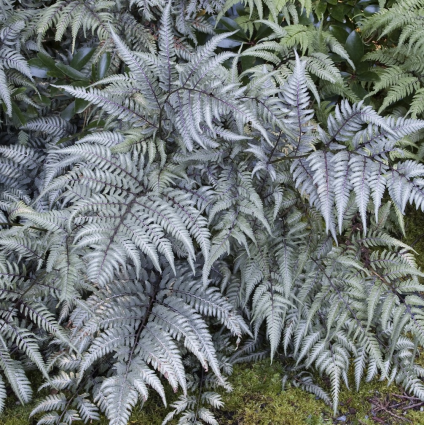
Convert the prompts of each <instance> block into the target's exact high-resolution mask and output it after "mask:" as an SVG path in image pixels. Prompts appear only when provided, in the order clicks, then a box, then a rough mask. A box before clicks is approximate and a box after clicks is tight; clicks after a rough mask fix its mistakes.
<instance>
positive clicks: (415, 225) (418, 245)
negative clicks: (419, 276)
mask: <svg viewBox="0 0 424 425" xmlns="http://www.w3.org/2000/svg"><path fill="white" fill-rule="evenodd" d="M405 233H406V237H405V238H404V242H405V243H407V244H408V245H410V246H412V248H414V249H415V251H417V253H416V254H415V255H416V260H417V264H418V266H419V267H420V268H421V270H424V214H423V213H422V211H419V210H416V209H414V208H408V209H407V210H406V214H405Z"/></svg>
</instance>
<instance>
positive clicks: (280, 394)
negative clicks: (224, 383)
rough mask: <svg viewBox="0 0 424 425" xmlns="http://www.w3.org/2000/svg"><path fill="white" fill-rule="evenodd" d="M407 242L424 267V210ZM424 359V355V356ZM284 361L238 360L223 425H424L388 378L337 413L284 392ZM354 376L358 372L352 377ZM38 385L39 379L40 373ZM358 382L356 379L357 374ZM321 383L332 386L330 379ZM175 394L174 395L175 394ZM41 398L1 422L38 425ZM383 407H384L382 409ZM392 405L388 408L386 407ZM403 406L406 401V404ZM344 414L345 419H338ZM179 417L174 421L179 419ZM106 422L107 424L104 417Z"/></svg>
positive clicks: (158, 406) (156, 402)
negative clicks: (36, 412) (33, 413)
mask: <svg viewBox="0 0 424 425" xmlns="http://www.w3.org/2000/svg"><path fill="white" fill-rule="evenodd" d="M405 229H406V234H407V237H406V238H405V239H404V240H405V242H406V243H408V244H410V245H413V248H414V249H415V250H416V251H417V253H418V255H417V263H418V264H419V266H420V267H421V269H422V270H424V214H422V212H420V211H418V212H417V211H412V210H411V211H408V213H407V216H406V220H405ZM423 363H424V355H423ZM283 373H284V365H282V364H281V363H279V362H274V363H273V364H270V362H269V360H267V361H262V362H258V363H254V364H247V365H236V366H235V368H234V372H233V374H232V376H231V377H230V382H231V383H232V385H233V387H234V391H233V392H231V393H223V394H222V396H223V401H224V402H225V406H224V408H223V409H222V410H221V411H218V412H216V416H217V419H218V422H219V424H220V425H323V424H340V425H371V424H372V425H374V424H386V425H395V424H408V423H409V424H413V425H424V412H422V411H420V410H414V409H409V410H407V411H406V412H405V413H406V414H404V412H403V411H402V409H401V408H400V409H397V410H396V408H394V409H393V408H392V407H390V406H393V405H396V404H400V402H401V401H402V399H399V398H397V397H396V395H397V394H401V395H402V393H403V390H402V388H398V387H396V386H395V385H393V384H392V385H391V386H389V387H388V386H387V384H386V383H385V382H379V381H373V382H371V383H365V382H364V383H362V385H361V388H360V390H359V392H357V391H355V389H354V388H352V387H351V388H350V389H347V388H345V387H343V389H342V391H341V394H340V406H339V413H338V414H337V415H336V417H333V412H332V409H331V408H330V407H329V406H327V405H325V404H324V403H323V402H322V401H321V400H317V399H316V397H315V396H313V395H311V394H308V393H305V392H304V391H302V390H300V389H298V388H294V387H291V388H287V389H286V390H285V391H282V385H281V377H282V375H283ZM351 378H352V377H351ZM34 381H35V382H34V386H36V385H38V384H39V382H37V381H38V378H37V377H34ZM351 382H352V383H353V379H351ZM321 384H322V385H324V386H326V387H327V388H326V389H327V390H329V383H328V382H326V381H325V380H322V381H321ZM171 399H172V395H171ZM37 401H38V400H34V402H33V403H31V404H30V405H27V406H21V405H18V404H16V399H14V398H13V397H9V398H8V399H7V403H6V409H5V412H4V413H3V415H2V416H1V417H0V425H35V424H36V422H37V421H36V418H30V419H29V414H30V412H31V410H32V409H33V408H34V406H35V405H36V404H37ZM381 406H383V408H381ZM384 406H387V407H388V409H387V411H385V410H384ZM400 407H402V406H400ZM166 413H167V409H166V408H164V406H163V404H162V403H161V401H160V399H159V397H157V396H156V395H154V394H153V392H152V396H151V398H150V399H149V400H148V401H147V403H146V405H145V406H144V408H143V409H142V410H140V409H136V410H135V411H134V413H133V415H132V417H131V419H130V424H131V425H160V424H161V422H162V419H163V417H164V416H165V415H166ZM337 418H339V419H344V420H337ZM175 423H176V422H174V424H175ZM100 424H101V425H106V424H107V421H106V419H102V420H101V422H100Z"/></svg>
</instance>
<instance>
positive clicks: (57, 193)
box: [0, 0, 424, 425]
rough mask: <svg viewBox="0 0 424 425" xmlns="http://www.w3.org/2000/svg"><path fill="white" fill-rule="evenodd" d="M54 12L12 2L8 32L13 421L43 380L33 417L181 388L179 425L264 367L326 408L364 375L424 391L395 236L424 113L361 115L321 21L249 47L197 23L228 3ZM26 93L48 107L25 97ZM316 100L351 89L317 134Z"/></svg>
mask: <svg viewBox="0 0 424 425" xmlns="http://www.w3.org/2000/svg"><path fill="white" fill-rule="evenodd" d="M83 3H84V4H83ZM109 3H110V4H109ZM286 3H287V8H289V7H291V5H292V2H286ZM254 4H255V7H258V4H259V2H256V1H255V2H254ZM265 4H266V5H268V6H267V7H269V5H270V4H273V3H272V2H265ZM45 6H46V7H45V8H41V7H40V8H38V9H37V5H34V8H31V9H30V10H29V11H28V13H24V12H22V13H21V12H16V13H17V15H18V16H20V15H22V21H26V20H30V18H32V19H33V20H32V21H31V22H30V23H29V24H28V25H27V27H26V28H25V30H24V26H23V25H22V24H21V20H17V19H16V16H15V15H14V14H13V13H14V12H13V8H12V6H11V5H9V4H8V3H4V10H6V11H7V18H6V19H5V20H4V21H3V23H2V29H1V30H0V38H1V39H2V40H3V44H1V45H0V52H1V51H3V52H6V53H5V54H4V55H3V56H5V57H6V59H4V58H3V56H0V97H1V100H2V102H3V104H4V105H5V112H6V116H5V122H6V123H7V124H8V125H7V128H6V129H5V130H4V132H2V143H3V145H2V146H1V147H0V185H1V194H0V229H1V230H0V276H1V280H0V285H1V286H0V291H1V296H0V310H1V312H0V341H1V344H0V369H1V377H0V410H1V409H2V408H3V406H4V400H5V398H6V386H8V387H10V388H11V389H12V390H13V391H14V393H15V394H16V395H17V397H18V398H19V399H20V400H21V402H22V403H24V402H27V401H29V400H30V398H31V387H30V382H29V381H28V378H27V377H26V370H28V369H30V368H31V367H37V368H38V369H39V370H40V371H41V372H42V373H43V374H44V376H45V378H46V382H45V384H44V385H43V388H50V389H51V390H53V391H52V392H51V394H50V395H48V396H47V397H46V398H45V399H44V400H43V401H42V402H41V403H39V404H38V406H37V407H36V408H35V409H34V411H33V415H40V419H39V422H38V423H39V424H71V423H73V422H74V421H77V420H82V421H84V422H86V423H90V422H91V421H96V420H98V419H99V418H100V415H101V414H102V413H104V414H105V415H106V416H107V418H108V420H109V422H110V424H112V425H124V424H126V423H128V421H129V418H130V415H131V411H132V409H133V408H134V407H135V406H136V405H139V404H141V405H143V404H144V402H145V401H146V400H147V398H148V396H149V392H150V391H151V390H153V391H155V392H157V393H158V394H159V396H160V398H161V399H162V401H163V403H164V404H165V405H166V404H167V391H166V386H167V385H169V386H170V387H171V388H172V390H173V391H174V392H177V391H180V390H181V393H182V394H181V395H180V397H179V399H178V400H177V401H175V402H174V403H172V408H173V410H172V411H171V412H170V413H169V414H168V415H167V416H166V417H165V418H164V423H168V422H170V421H172V420H174V419H175V418H176V417H177V416H179V423H180V424H199V423H207V424H212V425H214V424H217V423H218V422H217V421H216V419H215V418H214V416H213V411H214V409H217V408H220V407H221V406H222V400H221V396H220V394H219V392H218V391H219V390H217V388H219V387H222V388H224V389H226V390H231V385H230V384H229V382H228V380H227V378H226V375H229V374H231V371H232V365H233V364H234V363H237V362H241V361H254V360H256V359H258V358H262V357H264V356H268V355H269V357H270V359H271V360H272V361H280V360H281V361H283V364H284V368H285V370H286V374H285V376H284V377H283V382H287V381H288V380H293V382H294V383H295V384H296V385H300V386H301V387H302V388H304V389H305V390H308V391H312V392H314V393H315V394H316V395H318V396H319V397H321V398H323V399H324V400H325V401H326V402H328V403H330V404H332V405H333V408H334V412H336V411H337V408H338V396H339V392H340V386H341V385H343V384H344V385H347V386H349V385H351V384H352V383H350V382H349V379H348V370H349V368H350V366H351V365H352V364H353V367H354V370H355V374H354V375H355V382H354V385H355V386H356V388H359V386H360V383H361V380H362V379H363V378H364V377H365V379H367V380H371V379H373V378H375V377H377V376H378V377H381V378H386V379H387V380H388V381H396V382H398V383H401V384H402V385H403V386H404V387H405V388H406V389H407V390H408V391H410V392H411V393H412V394H414V395H415V396H417V397H419V398H420V399H423V400H424V385H423V382H422V378H423V377H424V369H423V368H422V367H421V366H420V365H418V364H417V363H416V361H415V360H416V356H417V353H418V352H419V350H421V349H422V347H423V346H424V313H423V311H424V310H423V307H424V301H423V298H422V295H421V294H422V293H423V292H424V286H423V285H422V283H421V280H420V279H421V278H422V277H424V275H423V273H422V272H421V271H420V270H419V268H418V267H417V264H416V262H415V259H414V251H413V249H412V248H410V247H408V246H407V245H405V244H404V243H403V242H401V241H400V240H398V239H396V238H395V237H394V236H395V235H396V228H397V227H398V226H399V224H398V223H399V221H400V222H402V218H401V217H402V214H403V213H404V212H405V208H406V206H407V204H412V205H414V206H415V207H416V208H420V209H422V210H423V209H424V166H423V165H422V164H421V163H420V162H418V160H417V156H416V152H415V149H416V145H414V144H413V143H412V142H411V138H415V140H419V137H420V136H419V134H420V131H421V130H423V129H424V121H420V120H416V119H408V118H405V117H401V116H399V114H397V115H396V116H395V115H386V116H381V115H379V114H378V113H377V112H375V110H374V109H373V108H372V107H371V106H367V105H366V104H365V103H364V102H358V103H351V101H352V100H354V98H355V96H353V95H352V96H351V94H350V92H349V89H348V87H347V85H345V84H344V82H343V79H342V77H341V74H340V73H339V71H338V69H337V67H336V65H335V62H333V60H332V57H333V56H331V55H332V54H334V53H337V54H338V55H340V56H341V57H344V58H345V60H346V61H350V59H349V56H348V54H347V53H346V52H345V51H344V49H343V47H342V46H341V45H339V43H338V42H337V41H336V40H333V39H332V36H330V34H327V33H325V32H322V31H321V30H319V29H316V28H315V27H312V26H303V25H297V24H295V25H292V26H291V27H290V25H289V26H284V27H280V26H279V25H277V24H276V23H275V22H272V21H270V20H267V21H262V23H264V25H266V26H267V27H269V28H270V29H272V30H273V31H274V35H272V36H270V37H269V39H268V40H265V41H264V42H263V43H258V44H257V45H256V46H253V47H250V48H248V49H247V50H245V51H244V52H242V53H240V54H237V53H235V52H232V51H230V50H228V49H227V50H226V49H225V48H222V46H223V45H225V43H224V44H223V42H224V41H226V39H227V38H228V37H232V36H234V34H235V33H233V32H230V33H224V34H219V35H212V34H211V33H213V29H212V26H211V25H209V24H208V23H207V22H206V21H203V20H202V19H201V18H199V16H200V14H199V16H197V13H198V12H199V8H206V12H207V13H212V12H214V11H217V10H218V9H219V7H221V3H220V2H213V3H210V4H209V3H208V2H195V1H193V2H185V1H182V0H181V1H176V2H169V3H168V2H162V1H147V2H137V1H135V2H131V3H129V4H126V3H125V2H116V4H115V2H97V1H93V2H75V1H69V2H53V4H50V3H49V4H47V3H46V5H45ZM131 6H134V7H135V9H134V8H132V7H131ZM209 6H210V8H208V7H209ZM252 7H253V5H252ZM285 7H286V6H285ZM302 7H305V8H307V9H308V11H310V10H311V5H310V3H308V2H302ZM209 9H210V10H209ZM261 13H262V12H261ZM270 13H271V15H270V17H271V18H272V14H273V10H272V8H270ZM296 13H297V12H296ZM293 14H294V12H293ZM293 14H292V15H291V16H294V15H293ZM9 15H10V16H9ZM34 17H36V19H34ZM261 17H262V16H261ZM123 23H124V24H126V27H127V29H128V31H127V32H125V31H124V26H125V25H124V24H123ZM52 28H53V29H54V31H55V34H54V37H53V38H54V40H55V42H54V43H56V42H57V41H60V40H62V39H65V40H66V41H65V45H66V49H67V54H68V56H67V57H65V56H63V57H61V56H60V55H59V54H58V53H57V52H56V51H55V48H53V47H52V46H51V45H50V47H49V46H46V48H45V47H43V43H44V42H45V40H44V37H45V36H46V35H47V34H50V35H51V31H52ZM194 28H197V29H196V30H195V29H194ZM23 30H24V32H23V33H22V35H20V34H21V32H22V31H23ZM88 30H90V31H91V32H93V33H94V36H93V38H94V40H95V42H94V45H93V43H92V42H86V41H85V38H84V37H83V35H82V33H83V32H84V31H88ZM154 30H155V31H157V32H156V33H155V32H154ZM199 33H202V36H199ZM300 33H302V34H303V36H302V37H303V38H302V37H301V38H296V34H300ZM205 34H206V35H207V34H209V35H207V36H206V35H205ZM315 35H317V37H318V38H317V39H315ZM197 37H198V38H199V39H197ZM202 37H206V41H204V42H200V39H201V38H202ZM299 37H300V36H299ZM19 40H20V42H22V43H27V48H28V49H29V48H31V49H33V51H38V50H39V53H38V55H37V57H36V58H33V59H32V61H31V62H30V65H31V67H32V68H31V69H32V71H31V72H33V75H42V76H43V77H42V78H45V79H46V81H43V82H41V83H40V82H38V83H37V86H32V82H31V79H32V75H31V73H30V72H29V71H28V70H29V68H28V64H27V62H26V60H25V58H24V56H22V54H21V53H19V49H20V48H21V46H20V44H19ZM276 40H278V43H277V41H276ZM296 40H300V41H296ZM302 40H303V41H302ZM303 42H304V43H306V44H303ZM54 46H56V44H54ZM293 47H298V48H300V50H302V54H303V55H304V56H303V57H300V58H299V56H298V54H297V53H296V51H294V50H292V48H293ZM1 49H3V50H1ZM13 49H15V50H16V52H17V53H15V52H14V51H13ZM75 52H76V53H75ZM246 56H253V57H255V58H259V60H260V61H262V63H257V64H256V65H255V67H253V68H252V69H251V70H248V71H247V72H246V71H245V72H242V70H241V69H240V66H239V65H240V61H241V60H243V58H245V57H246ZM286 56H287V58H288V62H287V65H284V66H282V64H280V63H279V61H280V60H281V59H282V58H283V57H286ZM10 58H14V59H13V60H14V61H12V62H11V59H10ZM2 60H3V61H4V62H1V61H2ZM62 61H63V63H62ZM65 62H66V63H65ZM2 70H3V71H2ZM15 71H16V72H18V73H19V78H20V79H19V80H18V79H17V75H18V74H16V73H15ZM1 72H3V74H4V78H3V79H1V75H2V74H1ZM14 78H15V79H14ZM40 78H41V77H40ZM246 78H247V80H246ZM13 83H15V84H18V85H23V86H25V84H26V86H25V87H28V88H27V89H25V90H28V91H27V92H26V96H27V95H30V94H32V95H34V96H35V97H34V99H35V98H36V97H37V96H38V100H37V101H35V100H34V102H33V104H31V103H30V102H28V99H30V97H29V96H27V97H26V98H23V97H20V98H17V100H16V102H17V103H16V104H15V106H14V103H13V102H15V99H14V95H15V93H16V88H15V87H14V86H13ZM47 83H48V84H47ZM328 83H332V84H334V85H335V86H336V88H335V89H334V90H333V91H331V90H330V89H328V90H327V89H325V87H327V88H328ZM326 84H327V86H326ZM14 90H15V91H14ZM18 90H19V89H18ZM30 90H32V92H31V91H30ZM325 90H327V91H325ZM322 92H325V93H327V94H328V93H331V94H334V93H337V94H339V95H345V96H346V97H348V99H344V100H341V101H340V102H338V103H337V104H336V105H335V107H334V111H333V112H331V113H330V112H329V110H326V111H324V112H323V109H321V110H320V115H319V120H318V118H317V114H316V110H317V105H316V103H315V102H317V101H319V100H320V96H321V95H322ZM22 93H23V92H22ZM22 93H21V94H22ZM18 94H19V93H18ZM311 94H312V95H311ZM47 95H50V96H51V97H52V102H51V104H49V103H48V102H46V100H45V98H46V96H47ZM349 99H350V100H349ZM23 104H25V105H27V106H25V108H28V109H27V112H28V111H29V112H28V116H29V119H26V120H25V122H21V124H20V129H19V131H18V130H16V129H15V130H13V125H15V124H16V123H13V122H10V121H9V118H8V116H10V115H11V114H12V111H13V108H15V109H16V108H18V106H19V107H22V108H24V106H22V105H23ZM28 105H29V106H28ZM314 108H315V109H314ZM18 109H19V108H18ZM56 110H59V111H60V116H59V115H58V114H57V113H55V111H56ZM15 114H17V112H15ZM69 114H70V115H69ZM318 121H319V122H318ZM305 371H306V372H308V373H310V375H309V374H306V373H305ZM314 372H318V373H321V374H325V375H327V376H329V378H330V380H331V388H330V389H329V392H330V393H331V394H330V395H329V394H328V393H327V389H325V388H320V387H319V386H318V385H317V384H316V383H315V382H314V380H313V377H314Z"/></svg>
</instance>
